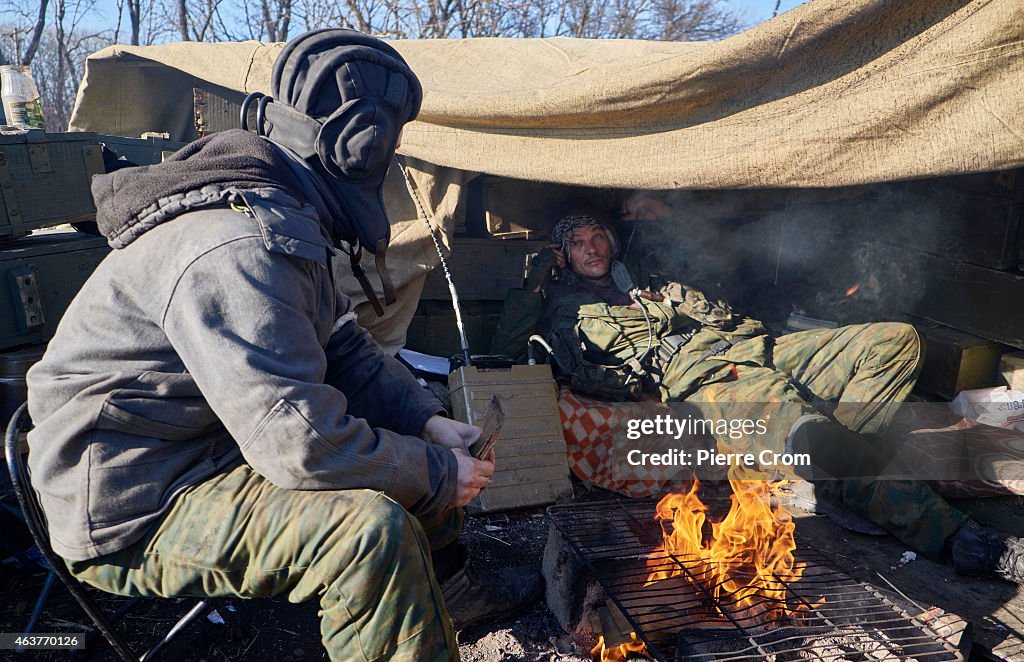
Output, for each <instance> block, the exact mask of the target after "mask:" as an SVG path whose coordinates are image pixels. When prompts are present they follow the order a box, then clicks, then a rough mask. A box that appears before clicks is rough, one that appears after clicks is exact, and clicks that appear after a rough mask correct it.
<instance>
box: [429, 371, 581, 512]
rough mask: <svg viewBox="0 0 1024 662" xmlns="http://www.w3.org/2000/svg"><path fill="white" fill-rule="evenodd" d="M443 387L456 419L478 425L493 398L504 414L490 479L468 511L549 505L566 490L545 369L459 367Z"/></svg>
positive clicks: (558, 423)
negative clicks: (448, 394) (448, 395)
mask: <svg viewBox="0 0 1024 662" xmlns="http://www.w3.org/2000/svg"><path fill="white" fill-rule="evenodd" d="M448 386H449V389H450V390H451V393H452V410H453V412H454V414H455V418H457V419H458V420H460V421H463V422H468V423H473V424H477V425H479V423H480V421H481V419H482V418H483V415H484V412H485V411H486V410H487V405H488V404H489V403H490V401H491V397H492V396H493V395H497V396H498V398H499V399H500V400H501V405H502V408H503V409H504V411H505V426H504V427H503V428H502V431H501V436H500V437H499V438H498V443H497V446H496V447H495V454H496V458H497V459H496V467H495V472H494V476H493V477H492V478H491V482H490V484H489V485H488V486H487V489H485V490H484V491H483V492H481V493H480V496H479V497H477V498H476V499H474V500H473V502H472V503H470V505H469V510H470V511H471V512H493V511H498V510H510V509H513V508H523V507H527V506H540V505H544V504H549V503H554V501H555V498H556V497H557V496H558V495H559V494H561V493H563V492H567V491H569V490H571V489H572V488H571V485H570V483H569V465H568V462H567V461H566V456H565V437H564V436H562V419H561V417H560V416H559V414H558V402H557V400H556V391H555V381H554V379H553V378H552V375H551V367H550V366H547V365H532V366H528V365H516V366H512V367H511V368H508V369H494V370H484V369H478V368H475V367H472V366H471V367H462V368H459V369H458V370H456V371H455V372H453V373H452V374H451V375H450V376H449V379H448Z"/></svg>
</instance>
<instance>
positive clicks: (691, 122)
mask: <svg viewBox="0 0 1024 662" xmlns="http://www.w3.org/2000/svg"><path fill="white" fill-rule="evenodd" d="M393 43H394V45H395V47H396V48H398V50H399V51H401V53H402V54H403V55H404V56H405V57H406V58H407V59H408V61H409V63H410V65H411V66H412V68H413V69H414V70H415V71H416V72H417V74H418V75H419V76H420V78H421V79H422V81H423V86H424V89H425V98H424V102H423V109H422V112H421V113H420V117H419V119H418V121H416V122H415V123H413V124H412V125H410V126H409V127H407V130H406V132H405V137H404V141H403V145H402V149H401V151H402V152H403V153H405V154H407V155H409V156H412V157H415V158H417V159H421V160H423V161H425V162H428V163H431V164H434V165H435V166H440V167H435V168H426V167H424V168H422V169H418V170H417V173H416V178H417V182H418V184H420V186H421V190H422V191H423V192H424V196H425V197H429V203H428V204H429V205H430V206H431V207H432V208H433V209H432V213H433V214H434V216H435V220H436V221H437V222H438V223H439V224H441V225H442V226H444V227H445V228H446V229H450V228H451V221H452V218H453V214H455V213H459V210H458V206H457V205H456V204H455V202H454V201H455V200H457V199H458V197H459V187H460V186H461V185H462V184H463V183H464V182H465V181H466V179H467V178H468V177H469V175H470V173H475V172H487V173H492V174H495V175H501V176H505V177H513V178H519V179H533V180H539V181H551V182H562V183H567V184H581V185H585V186H595V187H615V188H624V189H633V188H685V189H729V188H759V187H767V188H779V187H782V188H787V187H831V186H845V185H853V184H863V183H870V182H876V181H884V180H896V179H907V178H915V177H926V176H937V175H945V174H955V173H963V172H979V171H987V170H999V169H1005V168H1011V167H1017V166H1021V165H1024V113H1021V109H1022V108H1024V2H1021V0H973V1H967V0H958V1H949V0H947V1H942V0H905V1H900V2H893V1H891V0H867V1H861V2H857V1H856V0H811V1H810V2H807V3H806V4H803V5H801V6H799V7H797V8H796V9H793V10H791V11H789V12H786V13H785V14H782V15H781V16H779V17H777V18H775V19H773V20H771V21H768V22H766V23H763V24H761V25H759V26H757V27H755V28H752V29H750V30H748V31H746V32H744V33H742V34H739V35H736V36H734V37H732V38H729V39H726V40H724V41H721V42H714V43H665V42H641V41H629V40H607V41H598V40H576V39H567V38H551V39H479V40H423V41H415V40H413V41H396V42H393ZM280 48H281V46H280V45H279V44H260V43H257V42H245V43H231V44H201V43H186V44H180V43H179V44H166V45H161V46H151V47H124V46H115V47H110V48H107V49H104V50H102V51H100V52H98V53H96V54H94V55H93V56H91V57H90V58H89V61H88V63H87V67H86V77H85V80H84V81H83V84H82V87H81V89H80V90H79V97H78V100H77V104H76V109H75V112H74V114H73V117H72V121H71V124H72V128H74V129H80V130H92V131H99V132H102V133H114V134H120V135H138V134H140V133H141V132H143V131H168V132H170V133H171V134H172V138H175V139H188V138H191V137H193V136H194V132H193V129H192V125H193V121H192V120H193V118H192V112H193V109H192V88H193V87H197V86H198V87H205V88H207V89H213V90H217V89H218V88H220V89H221V90H222V91H233V92H235V93H245V92H252V91H264V90H266V89H267V88H268V87H269V85H268V82H269V76H270V70H271V66H272V64H273V61H274V58H275V57H276V55H277V53H278V52H279V50H280ZM396 184H400V182H395V181H392V182H391V183H390V184H389V189H388V195H387V197H388V201H389V205H392V206H393V207H395V208H400V207H401V208H404V211H402V212H401V213H399V214H398V215H397V216H395V217H394V220H395V221H396V224H395V225H396V227H395V233H394V234H395V245H394V248H393V249H392V251H391V252H390V253H389V263H390V264H391V265H392V269H404V268H405V267H399V264H400V263H401V264H403V265H410V264H411V265H415V268H410V269H409V270H408V271H409V273H404V272H403V273H400V274H396V278H395V282H396V285H398V286H399V287H402V288H403V294H405V295H408V296H413V295H418V293H419V291H420V289H419V288H421V287H422V278H423V274H424V273H425V271H426V270H427V269H429V268H430V267H431V266H433V265H434V264H436V262H437V258H436V256H434V255H432V252H433V250H432V247H431V246H430V244H429V239H428V237H427V234H426V231H425V228H424V227H423V225H422V221H417V222H413V220H412V219H413V212H412V207H411V204H409V201H408V199H407V197H406V196H405V194H404V193H403V192H401V191H400V190H398V189H396V188H395V185H396ZM396 195H397V196H398V197H397V198H396V197H395V196H396ZM405 260H408V262H405ZM368 271H369V272H372V271H373V269H372V268H370V269H368ZM346 291H348V292H349V293H351V294H354V295H356V296H361V295H359V294H358V292H359V290H358V288H353V287H351V283H350V284H349V286H347V287H346ZM406 302H407V304H406V308H405V309H403V310H402V311H401V312H393V313H389V318H388V320H385V321H384V322H382V323H378V324H379V326H378V328H377V329H375V332H376V333H377V334H378V337H381V334H382V333H383V334H384V336H387V337H389V338H390V340H388V343H389V344H391V346H392V347H394V343H396V342H398V340H399V339H400V338H403V337H404V329H405V324H407V322H408V317H405V315H407V314H408V315H411V308H409V306H410V305H413V306H414V302H413V303H411V304H410V303H408V299H406ZM363 308H364V309H365V305H364V307H363ZM371 318H372V313H371V314H370V315H368V316H367V315H361V319H362V320H363V321H365V322H366V323H367V324H368V325H371V326H372V324H373V320H371ZM403 320H404V323H403Z"/></svg>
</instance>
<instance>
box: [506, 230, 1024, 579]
mask: <svg viewBox="0 0 1024 662" xmlns="http://www.w3.org/2000/svg"><path fill="white" fill-rule="evenodd" d="M551 239H552V242H553V243H552V244H551V245H549V246H548V247H547V248H546V249H544V250H543V251H541V253H540V254H538V256H537V257H536V258H535V259H534V261H533V264H532V266H531V269H530V271H529V273H528V275H527V278H526V282H525V286H524V287H523V288H521V289H513V290H510V291H509V292H508V296H507V299H506V302H505V309H504V311H503V314H502V317H501V319H500V321H499V323H498V330H497V332H496V334H495V338H494V343H493V346H492V351H493V352H494V353H496V354H507V355H509V356H515V357H519V358H522V357H523V355H524V354H525V352H526V347H527V342H528V339H529V338H530V337H531V335H533V334H538V335H540V336H541V337H542V338H543V339H544V341H546V344H547V345H548V346H549V347H550V350H551V353H552V357H551V358H552V362H553V363H554V364H555V370H556V372H557V373H558V375H559V379H560V380H561V381H563V382H564V383H565V384H567V385H568V386H569V388H570V389H571V390H573V391H574V392H578V393H582V394H591V395H595V396H597V397H604V398H608V399H612V400H632V399H638V398H639V397H640V396H641V395H642V394H643V393H644V392H646V393H655V394H657V395H658V396H660V398H661V400H662V401H664V402H680V401H685V402H686V403H687V404H688V405H692V406H693V407H695V408H696V409H697V410H698V411H699V412H700V413H701V418H708V419H715V418H716V417H719V418H720V417H721V413H722V411H723V410H724V409H726V408H727V407H728V406H729V404H730V403H731V404H735V403H744V406H745V407H746V408H747V410H750V408H751V405H754V406H756V407H761V406H764V407H765V408H775V409H776V411H778V410H777V405H779V404H785V405H786V408H787V409H788V411H792V412H795V413H794V414H792V415H790V417H789V418H788V419H786V421H785V424H784V428H785V429H784V430H783V433H782V434H778V435H776V436H777V437H778V438H777V439H775V440H773V441H770V442H769V443H770V444H774V446H772V448H771V449H770V450H771V451H773V452H772V453H771V455H772V456H773V457H774V456H783V455H785V454H786V453H792V452H795V451H800V450H801V449H802V450H806V451H808V452H809V455H810V457H811V458H812V459H813V464H814V465H815V468H814V471H815V472H817V473H816V474H815V475H817V476H828V477H829V478H831V480H827V481H821V482H819V483H818V484H817V488H818V489H821V490H824V491H826V492H828V493H829V494H830V495H831V496H833V497H834V498H836V499H837V500H838V501H839V502H840V503H841V504H843V505H844V506H846V507H848V508H850V509H852V510H853V511H855V512H856V513H859V514H861V515H863V516H865V517H867V518H868V519H869V520H871V521H872V522H874V523H875V524H877V525H879V526H881V527H883V528H885V529H886V530H888V531H889V532H890V533H891V534H892V535H894V536H896V537H897V538H899V539H900V540H902V541H903V542H904V543H906V544H907V545H908V546H910V547H911V548H912V549H914V550H915V551H917V552H919V553H922V554H925V555H926V556H929V557H931V558H935V559H940V558H944V559H948V560H950V561H951V562H952V564H953V566H954V568H955V569H956V571H957V572H958V573H961V574H967V575H977V576H983V577H1001V578H1004V579H1006V580H1008V581H1013V582H1017V583H1024V542H1022V541H1021V540H1018V539H1017V538H1013V537H1008V536H1005V535H1003V534H1001V533H1000V532H998V531H995V530H993V529H990V528H987V527H983V526H981V525H979V524H978V523H976V522H974V521H972V520H971V519H970V518H969V517H968V516H967V515H966V514H964V513H962V512H960V511H958V510H956V509H955V508H953V507H952V506H950V504H948V503H947V502H946V501H945V500H944V499H943V498H942V497H940V496H939V495H938V494H936V493H935V492H934V491H933V490H932V489H931V487H930V486H929V485H928V484H927V483H926V482H925V481H921V480H906V479H881V478H879V477H880V476H881V472H882V471H883V469H882V465H881V464H880V462H881V460H880V458H881V457H882V456H884V455H886V452H885V449H884V448H881V447H879V446H878V445H877V444H878V438H877V437H875V436H874V435H875V434H876V433H878V432H879V431H881V430H883V429H885V427H886V426H887V425H888V424H889V423H890V422H891V420H892V418H893V416H894V415H895V412H896V410H897V406H896V405H898V404H900V403H902V402H903V400H904V399H905V398H906V397H907V395H908V394H909V393H910V391H911V389H912V388H913V387H914V384H915V382H916V380H917V376H918V373H919V371H920V367H921V351H920V349H921V344H920V340H919V338H918V335H917V332H916V331H915V329H914V328H913V327H912V326H910V325H908V324H902V323H891V322H884V323H874V324H859V325H853V326H844V327H841V328H837V329H815V330H810V331H803V332H798V333H792V334H787V335H783V336H781V337H778V338H772V337H771V336H770V335H769V334H768V332H767V330H766V329H765V327H764V325H763V324H762V323H761V322H759V321H757V320H754V319H750V318H747V317H743V316H741V315H738V314H737V313H735V312H734V311H733V310H732V308H731V307H730V306H729V305H728V304H727V303H726V302H725V301H722V300H720V299H715V298H709V297H707V296H705V295H704V294H703V293H702V292H700V291H699V290H697V289H695V288H691V287H687V286H685V285H681V284H679V283H674V282H670V283H668V284H666V285H663V286H662V287H660V288H658V289H657V291H651V290H650V289H645V287H646V286H648V283H639V282H638V281H637V280H636V279H635V277H634V274H633V273H631V270H630V269H629V268H627V266H626V265H625V264H623V262H621V261H619V260H618V259H617V258H618V257H619V255H620V244H619V240H618V237H617V236H616V233H615V231H614V228H613V227H612V226H611V225H610V224H609V223H607V222H602V221H600V220H598V219H597V218H595V217H593V216H590V215H587V214H574V215H569V216H565V217H563V218H561V219H560V220H559V221H558V222H557V223H555V225H554V227H553V229H552V233H551ZM553 274H555V275H557V276H558V278H557V279H555V278H553V277H552V275H553ZM816 402H825V403H830V408H831V407H833V406H834V411H833V412H832V414H831V415H830V416H826V415H824V414H823V413H821V412H820V411H819V408H818V407H816V406H815V403H816ZM716 438H717V439H718V443H719V446H723V445H725V446H726V448H720V449H719V450H720V454H721V455H722V456H727V454H728V451H729V447H728V446H729V443H730V441H731V440H730V439H729V436H728V435H724V439H723V435H717V437H716ZM761 443H762V445H763V441H762V442H761ZM617 461H618V458H617Z"/></svg>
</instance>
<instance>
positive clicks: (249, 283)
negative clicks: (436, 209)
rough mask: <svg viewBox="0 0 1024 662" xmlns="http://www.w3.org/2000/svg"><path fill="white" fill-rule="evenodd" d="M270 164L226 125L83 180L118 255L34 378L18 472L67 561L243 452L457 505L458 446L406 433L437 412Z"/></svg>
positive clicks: (264, 146)
mask: <svg viewBox="0 0 1024 662" xmlns="http://www.w3.org/2000/svg"><path fill="white" fill-rule="evenodd" d="M281 158H282V157H281V155H280V153H279V152H277V151H275V150H274V149H272V148H271V146H270V145H269V144H268V143H267V142H266V141H265V139H262V138H259V137H256V136H254V135H251V134H248V133H245V132H242V131H232V132H226V133H223V134H217V135H216V136H213V137H211V138H207V139H204V140H201V141H197V142H196V143H193V144H192V145H190V146H188V147H187V148H186V149H185V150H182V152H179V154H177V155H175V157H173V159H172V160H169V161H167V162H165V163H163V164H160V165H156V166H149V167H140V168H129V169H125V170H121V171H118V172H115V173H111V174H108V175H104V176H100V177H96V178H95V179H94V182H93V192H94V196H95V198H96V201H97V209H98V222H99V226H100V228H101V230H103V231H104V233H105V234H106V235H107V237H108V239H109V240H110V243H111V245H112V246H113V247H114V248H115V249H117V250H114V251H113V252H112V253H111V254H110V255H109V256H108V257H107V258H106V259H105V260H104V261H103V262H102V263H101V264H100V265H99V267H98V268H97V269H96V271H95V272H94V274H93V275H92V277H91V278H90V279H89V280H88V282H86V284H85V285H84V286H83V288H82V289H81V291H80V292H79V294H78V296H77V297H76V298H75V300H74V301H73V302H72V304H71V306H70V307H69V308H68V311H67V313H66V314H65V316H64V318H63V319H62V320H61V322H60V325H59V327H58V329H57V333H56V335H55V337H54V338H53V340H52V341H51V342H50V344H49V347H48V348H47V351H46V354H45V355H44V356H43V359H42V360H41V361H40V362H39V363H38V364H36V365H35V366H34V367H33V368H32V369H31V370H30V371H29V374H28V383H29V411H30V414H31V416H32V419H33V421H34V423H35V428H34V429H33V430H32V432H31V433H30V434H29V448H30V455H29V465H30V468H31V470H32V476H33V484H34V486H35V488H36V490H37V491H38V492H39V494H40V499H41V502H42V505H43V510H44V511H45V513H46V516H47V519H48V522H49V529H50V536H51V540H52V543H53V547H54V549H55V550H56V551H57V553H59V554H60V555H61V556H63V557H65V558H67V559H69V560H85V559H89V558H94V557H97V556H101V555H104V554H108V553H111V552H115V551H118V550H120V549H123V548H125V547H127V546H128V545H130V544H132V543H133V542H135V541H136V540H138V539H139V538H141V537H142V536H143V535H144V534H145V533H146V532H147V530H148V529H149V527H151V526H152V525H153V524H154V523H155V522H156V521H158V520H159V518H160V517H161V515H162V514H163V513H165V512H166V511H167V510H168V508H169V507H170V504H171V502H172V501H173V499H174V497H175V496H176V495H178V494H180V493H181V492H182V491H183V490H185V489H187V488H188V487H189V486H192V485H196V484H198V483H200V482H202V481H203V480H204V479H206V478H208V477H209V476H211V475H214V474H216V473H218V472H220V471H223V470H224V469H225V468H226V467H228V466H230V465H233V464H234V463H237V462H238V461H239V460H240V459H244V461H245V462H248V463H249V464H250V465H251V466H252V467H253V469H255V470H256V471H257V472H259V473H260V474H262V475H263V476H265V477H266V478H267V479H268V480H269V481H270V482H272V483H274V484H275V485H277V486H279V487H282V488H286V489H299V490H333V489H351V488H366V489H373V490H379V491H382V492H384V493H385V494H387V495H388V496H390V497H392V498H394V499H395V500H396V501H398V502H399V503H401V504H402V505H403V506H405V507H406V508H407V509H408V510H409V511H410V512H412V513H413V514H415V515H418V516H421V517H431V516H433V515H436V514H438V513H440V512H442V511H443V510H444V508H445V507H446V506H447V504H448V503H449V502H450V500H451V497H452V494H453V493H454V490H455V484H456V475H457V463H456V459H455V456H454V455H453V454H452V453H451V452H450V451H449V450H447V449H445V448H441V447H439V446H434V445H431V444H427V443H426V442H424V441H422V440H421V439H419V438H418V437H416V436H413V435H416V434H418V433H419V431H420V430H421V429H422V427H423V424H424V423H425V422H426V421H427V419H428V418H429V417H430V416H432V415H434V414H437V413H440V412H441V411H443V410H442V407H441V406H440V404H439V403H438V402H437V400H436V399H435V398H434V397H433V396H430V395H429V394H427V393H426V391H424V390H423V389H422V388H420V386H419V385H418V384H417V383H416V381H415V379H414V378H413V377H412V375H411V374H410V373H409V372H408V371H407V370H406V369H405V368H404V367H403V366H402V365H401V364H400V363H398V361H397V360H395V359H394V358H392V357H390V356H387V355H385V354H384V353H383V352H382V351H381V349H380V347H379V346H378V345H377V344H376V343H375V342H374V341H373V339H372V338H371V337H370V335H369V334H368V333H367V332H366V331H365V330H363V329H362V328H360V327H359V325H358V324H357V322H356V319H355V313H354V312H353V311H352V306H351V302H350V301H349V300H348V298H347V297H346V296H344V295H343V294H341V293H339V292H337V290H336V288H335V286H334V282H333V278H332V274H331V268H330V247H329V246H330V238H329V236H328V235H327V232H326V231H325V229H324V222H325V219H321V218H319V217H318V215H317V212H316V211H315V210H314V208H313V207H311V206H309V205H308V204H305V202H304V200H303V198H302V195H301V193H300V192H298V190H297V188H296V186H295V182H294V180H293V179H292V178H291V176H290V175H288V169H287V168H286V167H285V165H284V164H283V163H282V162H281Z"/></svg>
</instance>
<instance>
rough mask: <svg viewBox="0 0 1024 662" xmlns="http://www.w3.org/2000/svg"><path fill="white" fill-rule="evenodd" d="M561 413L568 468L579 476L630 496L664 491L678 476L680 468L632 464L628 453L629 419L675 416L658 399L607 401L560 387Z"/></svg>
mask: <svg viewBox="0 0 1024 662" xmlns="http://www.w3.org/2000/svg"><path fill="white" fill-rule="evenodd" d="M558 411H559V414H561V416H562V429H563V430H564V432H565V447H566V453H567V455H568V459H569V468H570V469H571V470H572V472H573V473H574V474H576V476H577V477H578V478H579V479H580V480H585V481H588V482H590V483H592V484H594V485H596V486H598V487H602V488H604V489H606V490H611V491H613V492H618V493H619V494H624V495H626V496H629V497H646V496H652V495H654V494H659V493H661V492H663V491H664V489H665V487H666V486H667V485H668V484H669V483H670V482H672V479H673V478H676V477H677V475H678V473H679V467H661V466H642V467H633V466H630V465H629V463H628V462H627V461H626V458H625V457H624V453H625V452H626V451H627V450H628V446H626V445H625V444H624V443H623V440H625V439H626V434H625V432H626V421H628V420H630V419H653V418H654V417H656V416H658V415H659V414H661V415H666V414H670V413H671V410H670V409H669V408H668V406H667V405H665V404H664V403H662V402H660V401H659V400H655V399H651V400H644V401H641V402H604V401H602V400H594V399H592V398H587V397H584V396H582V395H577V394H575V393H573V392H572V391H570V390H569V389H567V388H565V387H561V388H560V389H559V391H558ZM616 439H618V440H619V444H618V449H616V442H615V440H616ZM616 450H618V453H617V452H616ZM620 455H622V456H621V457H620Z"/></svg>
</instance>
